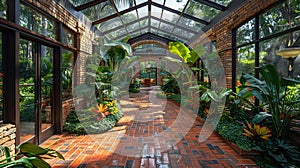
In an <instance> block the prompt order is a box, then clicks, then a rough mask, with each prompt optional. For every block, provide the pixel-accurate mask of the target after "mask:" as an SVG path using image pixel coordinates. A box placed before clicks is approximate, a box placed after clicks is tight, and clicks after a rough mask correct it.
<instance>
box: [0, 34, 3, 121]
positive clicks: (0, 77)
mask: <svg viewBox="0 0 300 168" xmlns="http://www.w3.org/2000/svg"><path fill="white" fill-rule="evenodd" d="M2 58H3V56H2V32H0V121H2V120H3V103H2V102H3V94H2V93H3V90H2V89H3V87H2V86H3V66H2Z"/></svg>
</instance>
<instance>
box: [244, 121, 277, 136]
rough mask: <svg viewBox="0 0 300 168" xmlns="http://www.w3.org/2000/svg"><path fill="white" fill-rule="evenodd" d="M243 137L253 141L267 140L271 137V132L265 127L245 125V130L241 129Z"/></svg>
mask: <svg viewBox="0 0 300 168" xmlns="http://www.w3.org/2000/svg"><path fill="white" fill-rule="evenodd" d="M243 130H244V132H243V135H245V136H246V137H249V138H251V139H254V140H259V139H262V140H269V139H270V137H271V136H272V134H271V130H270V129H269V128H267V127H266V126H262V127H261V126H260V125H259V124H251V123H247V128H244V129H243Z"/></svg>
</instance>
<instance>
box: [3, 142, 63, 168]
mask: <svg viewBox="0 0 300 168" xmlns="http://www.w3.org/2000/svg"><path fill="white" fill-rule="evenodd" d="M16 149H17V153H16V154H14V155H11V154H10V151H9V148H8V147H6V146H0V150H1V151H2V152H3V153H4V154H5V159H3V160H1V161H0V167H5V168H8V167H28V168H34V167H37V168H47V167H50V165H49V164H48V163H47V162H45V161H44V159H48V158H55V157H58V158H59V159H63V160H64V157H63V156H62V155H61V154H60V153H59V152H57V151H55V150H53V149H50V148H42V147H40V146H37V145H35V144H32V143H29V142H25V143H22V144H20V145H18V146H17V148H16ZM21 156H23V157H21ZM20 157H21V158H20ZM18 158H19V159H18Z"/></svg>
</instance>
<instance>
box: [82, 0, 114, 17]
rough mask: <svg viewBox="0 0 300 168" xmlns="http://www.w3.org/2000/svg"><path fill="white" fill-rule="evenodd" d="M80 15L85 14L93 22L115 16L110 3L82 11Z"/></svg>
mask: <svg viewBox="0 0 300 168" xmlns="http://www.w3.org/2000/svg"><path fill="white" fill-rule="evenodd" d="M82 13H83V14H85V15H86V16H87V17H88V18H89V19H90V20H91V21H95V20H98V19H102V18H105V17H107V16H109V15H112V14H115V13H116V11H115V9H114V8H113V5H112V4H111V3H110V1H106V2H104V3H100V4H97V5H95V6H92V7H90V8H87V9H84V10H82Z"/></svg>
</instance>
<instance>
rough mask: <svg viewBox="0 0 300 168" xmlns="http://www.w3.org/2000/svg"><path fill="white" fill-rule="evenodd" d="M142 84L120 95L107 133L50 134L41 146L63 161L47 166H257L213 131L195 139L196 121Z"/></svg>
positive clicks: (109, 167)
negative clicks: (114, 119)
mask: <svg viewBox="0 0 300 168" xmlns="http://www.w3.org/2000/svg"><path fill="white" fill-rule="evenodd" d="M149 90H150V88H149V89H145V88H144V89H142V90H141V92H140V93H138V94H130V98H128V97H127V98H124V99H123V100H121V106H122V109H123V111H124V117H123V118H122V119H121V120H120V121H119V122H118V124H117V125H116V126H115V127H114V128H113V129H111V130H109V131H108V132H105V133H102V134H93V135H85V136H72V135H67V134H62V135H54V136H52V137H51V138H50V139H48V140H47V141H46V142H44V143H43V144H42V145H41V146H43V147H50V148H52V149H55V150H58V151H59V152H61V153H62V154H63V155H64V157H65V159H66V160H58V159H52V160H48V162H49V164H50V165H51V166H52V167H105V168H106V167H107V168H130V167H134V168H139V167H145V168H148V167H149V168H155V167H157V168H168V167H172V168H176V167H180V168H181V167H182V168H189V167H191V168H200V167H207V168H208V167H257V166H256V165H255V163H254V162H253V161H252V160H250V159H248V158H245V157H241V156H239V155H238V154H237V153H236V152H235V151H234V150H233V149H232V148H231V147H230V146H228V144H227V143H226V142H225V141H224V139H222V138H221V137H220V136H219V135H218V134H216V133H213V134H212V135H211V136H210V137H209V138H208V140H206V141H204V142H200V141H199V140H198V139H199V133H200V131H201V128H202V123H201V122H199V121H198V120H196V121H195V122H194V120H195V117H196V116H194V115H192V114H191V112H189V111H188V110H186V109H185V110H180V105H178V104H177V103H175V102H172V101H169V100H168V101H164V100H163V99H158V98H156V97H155V91H153V90H150V91H149Z"/></svg>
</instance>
